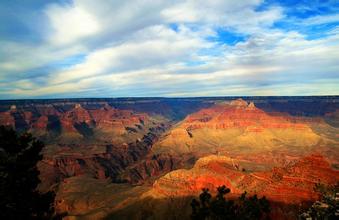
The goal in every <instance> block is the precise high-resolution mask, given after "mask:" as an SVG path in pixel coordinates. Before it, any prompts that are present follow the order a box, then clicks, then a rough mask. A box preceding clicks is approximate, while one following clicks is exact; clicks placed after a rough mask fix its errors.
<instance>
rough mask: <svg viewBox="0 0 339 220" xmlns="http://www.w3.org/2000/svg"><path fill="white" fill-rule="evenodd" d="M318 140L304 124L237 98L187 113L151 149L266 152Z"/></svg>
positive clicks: (307, 144)
mask: <svg viewBox="0 0 339 220" xmlns="http://www.w3.org/2000/svg"><path fill="white" fill-rule="evenodd" d="M320 140H321V137H320V136H319V135H318V134H317V133H315V132H313V130H312V129H311V127H310V125H309V124H308V123H305V122H304V121H302V120H299V119H298V118H295V117H292V116H289V115H283V114H268V113H266V112H264V111H263V110H261V109H259V108H256V107H255V105H254V103H253V102H252V103H247V102H246V101H244V100H241V99H238V100H235V101H232V102H230V103H217V104H215V105H214V106H212V107H210V108H206V109H202V110H200V111H198V112H196V113H194V114H191V115H188V116H187V117H186V118H185V120H183V121H182V122H180V123H178V124H177V125H176V126H173V129H171V130H170V131H169V132H168V133H167V134H166V135H165V136H164V138H163V139H162V140H161V141H160V142H159V143H158V144H157V145H156V146H155V149H154V151H155V152H157V151H159V152H160V151H172V152H176V153H178V154H182V153H194V152H200V153H201V152H205V153H217V152H224V151H227V149H229V148H236V147H237V148H241V149H244V150H245V149H247V151H248V152H249V151H258V150H264V151H266V150H267V149H271V150H274V149H276V148H280V147H281V146H295V147H305V146H307V147H308V148H310V147H312V146H315V145H316V144H317V143H318V142H319V141H320Z"/></svg>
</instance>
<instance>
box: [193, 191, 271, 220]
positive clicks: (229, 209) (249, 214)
mask: <svg viewBox="0 0 339 220" xmlns="http://www.w3.org/2000/svg"><path fill="white" fill-rule="evenodd" d="M217 191H218V193H217V195H216V196H215V197H212V195H211V194H210V193H209V189H207V188H203V189H202V193H201V194H200V196H199V201H197V200H196V199H193V200H192V202H191V206H192V215H191V217H192V219H194V220H204V219H211V220H219V219H243V220H247V219H248V220H250V219H251V220H253V219H265V218H268V213H269V212H270V205H269V202H268V200H267V199H266V198H265V197H263V198H260V199H259V198H258V197H257V195H254V196H251V197H246V194H247V193H246V192H244V193H243V194H242V195H241V196H240V197H239V198H238V199H237V200H235V201H233V200H226V198H225V195H226V194H227V193H230V191H231V190H230V189H229V188H227V187H226V186H220V187H218V188H217Z"/></svg>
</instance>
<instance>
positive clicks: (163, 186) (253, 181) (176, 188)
mask: <svg viewBox="0 0 339 220" xmlns="http://www.w3.org/2000/svg"><path fill="white" fill-rule="evenodd" d="M236 163H237V161H234V160H233V159H232V158H230V157H226V156H216V155H212V156H208V157H204V158H201V159H199V160H198V161H197V162H196V164H195V165H194V167H193V168H192V169H190V170H185V169H179V170H175V171H172V172H170V173H168V174H166V175H165V176H163V177H161V178H159V179H158V180H157V181H155V183H154V185H153V189H152V191H151V192H149V193H150V195H153V196H155V197H171V196H175V197H182V196H188V195H197V194H199V192H200V190H201V188H206V187H207V188H209V189H211V190H212V192H213V190H215V189H216V188H217V187H218V186H220V185H226V186H227V187H228V188H230V189H231V192H232V193H233V194H240V193H242V192H244V191H247V192H249V193H252V194H258V195H260V196H266V197H267V198H268V199H269V200H271V201H275V202H282V203H287V204H299V203H300V202H302V201H310V200H315V199H317V198H318V196H319V195H318V192H316V191H315V190H314V186H315V184H316V183H319V182H320V183H323V184H335V183H336V182H337V181H339V171H335V170H333V169H332V168H331V166H330V164H329V163H328V162H327V161H326V159H325V158H324V157H323V156H321V155H309V156H307V157H304V158H302V159H300V160H298V161H297V162H295V163H293V164H289V165H288V166H285V167H277V168H273V169H271V170H269V171H264V172H248V171H246V170H240V169H239V168H238V167H237V166H236V165H235V164H236Z"/></svg>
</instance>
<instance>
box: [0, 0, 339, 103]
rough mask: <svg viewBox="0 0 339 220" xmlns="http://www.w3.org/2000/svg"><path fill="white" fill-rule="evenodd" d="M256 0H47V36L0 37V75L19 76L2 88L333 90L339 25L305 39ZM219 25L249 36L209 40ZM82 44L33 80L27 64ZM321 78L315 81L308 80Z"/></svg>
mask: <svg viewBox="0 0 339 220" xmlns="http://www.w3.org/2000/svg"><path fill="white" fill-rule="evenodd" d="M262 2H263V1H261V0H242V1H233V0H212V1H203V0H185V1H179V0H172V1H167V0H163V1H162V0H156V1H152V2H150V1H146V0H134V1H122V0H121V1H120V0H107V1H103V2H100V4H99V3H98V2H97V1H92V0H74V1H73V3H72V4H64V5H56V4H53V5H49V6H48V7H47V8H45V10H44V13H45V15H46V16H47V18H48V21H49V28H48V29H46V30H44V32H43V33H44V37H45V39H46V41H45V42H42V43H41V44H39V45H35V44H27V43H13V42H6V43H5V44H2V47H0V54H6V55H7V56H6V58H5V59H1V60H0V73H1V75H0V83H1V81H3V79H2V78H4V79H7V78H8V77H9V75H14V74H13V73H15V74H17V75H18V76H17V77H16V78H15V77H13V78H15V79H21V81H19V82H17V83H16V82H14V81H13V82H11V83H8V84H7V85H8V86H7V87H8V88H3V89H2V90H1V91H0V95H1V94H13V95H14V96H18V97H23V96H26V97H30V96H40V95H41V94H48V95H56V96H67V95H72V96H75V95H74V94H78V95H79V96H148V95H150V96H154V95H156V96H157V95H161V96H175V95H185V96H190V95H192V96H194V95H237V94H238V95H239V94H240V95H241V94H242V95H250V94H255V95H269V94H272V95H284V94H286V95H288V94H293V93H297V94H311V93H312V92H313V94H322V93H323V92H328V93H331V94H332V93H333V91H335V89H334V87H333V83H331V82H333V79H337V78H338V69H339V64H337V63H338V62H337V58H338V57H339V52H338V51H339V44H338V42H339V38H338V36H339V35H338V30H337V29H335V28H334V29H332V30H331V31H328V32H327V33H326V34H324V35H323V36H322V37H321V38H319V39H315V40H309V39H307V37H306V36H305V35H303V34H301V33H300V32H298V30H295V31H287V30H283V29H278V28H273V27H272V26H273V24H274V22H276V21H279V20H283V19H285V17H286V16H287V15H285V14H284V9H283V8H282V7H278V6H274V7H273V6H272V7H268V8H266V9H262V10H257V7H258V6H259V5H260V4H261V3H262ZM334 21H337V15H328V16H315V17H312V18H309V19H305V20H304V21H303V22H304V23H303V24H301V25H313V24H326V23H328V22H334ZM220 29H225V30H227V31H229V32H235V33H239V34H241V35H244V36H246V39H244V40H243V42H238V43H237V44H235V45H231V44H227V41H225V42H222V40H223V39H219V40H220V41H221V42H216V41H214V40H213V39H212V40H211V38H216V37H218V36H217V35H218V33H217V30H220ZM78 54H84V55H85V56H84V57H85V58H84V59H83V60H81V61H77V62H75V63H74V64H72V63H71V64H70V65H69V66H56V67H55V66H54V67H53V68H54V69H53V71H52V72H47V73H40V74H37V75H38V76H39V77H40V78H43V79H41V80H40V81H39V83H36V82H35V81H30V77H31V76H30V75H29V74H27V73H28V72H29V71H30V70H32V69H34V68H39V67H43V66H45V65H48V64H49V63H51V62H54V61H59V60H63V59H65V58H67V57H69V56H74V55H78ZM55 69H56V70H55ZM5 72H6V73H5ZM4 76H5V77H4ZM320 79H321V80H322V81H321V83H320ZM7 81H8V80H7ZM317 81H319V85H321V86H319V87H317V88H314V85H316V82H317ZM326 83H327V84H328V85H329V87H328V88H326V86H325V85H326ZM1 85H2V84H1ZM307 85H309V87H308V86H307ZM294 86H297V87H298V89H296V88H294ZM13 87H14V88H15V89H13ZM277 91H278V92H277ZM1 96H2V95H1Z"/></svg>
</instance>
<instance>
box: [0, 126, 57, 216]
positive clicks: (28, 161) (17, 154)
mask: <svg viewBox="0 0 339 220" xmlns="http://www.w3.org/2000/svg"><path fill="white" fill-rule="evenodd" d="M43 147H44V144H43V143H42V142H40V141H38V140H36V139H34V138H33V137H32V135H30V134H28V133H24V134H22V135H17V134H16V132H15V131H14V130H13V129H8V128H6V127H4V126H0V210H1V211H0V219H51V218H52V217H53V213H54V210H53V206H52V203H53V200H54V193H52V192H48V193H46V194H40V193H39V192H38V191H37V190H36V187H37V186H38V184H39V183H40V180H39V176H38V175H39V171H38V169H37V166H36V164H37V162H38V161H40V160H41V159H42V155H41V154H40V151H41V149H42V148H43Z"/></svg>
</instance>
